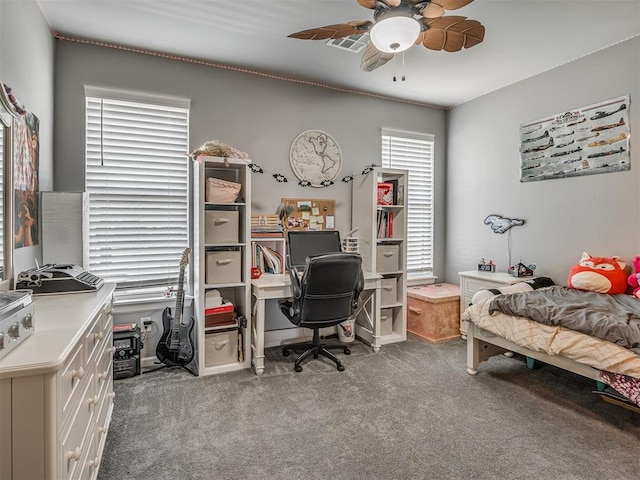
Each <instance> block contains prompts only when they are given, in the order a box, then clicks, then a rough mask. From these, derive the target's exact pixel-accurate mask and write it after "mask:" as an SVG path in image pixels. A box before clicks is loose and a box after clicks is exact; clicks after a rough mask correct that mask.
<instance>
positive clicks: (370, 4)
mask: <svg viewBox="0 0 640 480" xmlns="http://www.w3.org/2000/svg"><path fill="white" fill-rule="evenodd" d="M358 3H359V4H360V6H361V7H364V8H370V9H371V10H375V9H376V4H377V3H378V2H377V1H376V0H358Z"/></svg>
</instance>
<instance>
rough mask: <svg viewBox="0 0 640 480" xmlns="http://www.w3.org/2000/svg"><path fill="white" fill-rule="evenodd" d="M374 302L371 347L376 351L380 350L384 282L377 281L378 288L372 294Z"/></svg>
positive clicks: (372, 307)
mask: <svg viewBox="0 0 640 480" xmlns="http://www.w3.org/2000/svg"><path fill="white" fill-rule="evenodd" d="M372 297H373V303H372V305H371V309H372V311H373V325H374V328H373V340H372V342H371V348H372V349H373V352H374V353H378V352H379V351H380V305H382V282H381V281H380V280H378V281H376V289H375V292H374V293H373V295H372Z"/></svg>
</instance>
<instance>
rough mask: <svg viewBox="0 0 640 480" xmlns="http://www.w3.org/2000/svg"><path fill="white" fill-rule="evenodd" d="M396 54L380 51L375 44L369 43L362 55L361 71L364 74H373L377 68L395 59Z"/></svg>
mask: <svg viewBox="0 0 640 480" xmlns="http://www.w3.org/2000/svg"><path fill="white" fill-rule="evenodd" d="M394 55H395V54H393V53H385V52H381V51H380V50H378V49H377V48H376V47H375V46H374V45H373V43H371V42H369V46H368V47H367V49H366V50H365V52H364V55H362V62H361V63H360V70H362V71H364V72H372V71H374V70H375V69H376V68H378V67H381V66H382V65H384V64H385V63H387V62H388V61H389V60H391V59H392V58H393V56H394Z"/></svg>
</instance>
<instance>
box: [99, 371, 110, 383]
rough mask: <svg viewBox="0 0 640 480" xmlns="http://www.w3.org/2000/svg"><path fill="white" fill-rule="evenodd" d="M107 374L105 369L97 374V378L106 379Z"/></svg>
mask: <svg viewBox="0 0 640 480" xmlns="http://www.w3.org/2000/svg"><path fill="white" fill-rule="evenodd" d="M108 375H109V370H105V371H104V372H102V373H99V374H98V379H99V380H100V381H103V380H106V378H107V376H108Z"/></svg>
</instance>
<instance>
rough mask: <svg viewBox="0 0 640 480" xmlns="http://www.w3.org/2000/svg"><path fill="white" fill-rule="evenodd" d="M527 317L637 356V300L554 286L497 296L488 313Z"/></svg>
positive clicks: (639, 333)
mask: <svg viewBox="0 0 640 480" xmlns="http://www.w3.org/2000/svg"><path fill="white" fill-rule="evenodd" d="M495 311H499V312H502V313H506V314H509V315H515V316H519V317H527V318H529V319H531V320H534V321H536V322H539V323H543V324H545V325H556V326H561V327H565V328H568V329H570V330H576V331H578V332H581V333H585V334H587V335H592V336H594V337H597V338H600V339H602V340H609V341H610V342H613V343H616V344H618V345H620V346H621V347H625V348H629V349H631V350H634V351H635V352H636V353H637V354H639V355H640V299H637V298H634V297H632V296H630V295H607V294H604V293H595V292H583V291H580V290H575V289H573V288H568V287H560V286H554V287H549V288H543V289H540V290H534V291H532V292H521V293H512V294H508V295H498V296H496V297H494V298H493V299H492V300H491V303H490V305H489V313H493V312H495Z"/></svg>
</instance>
